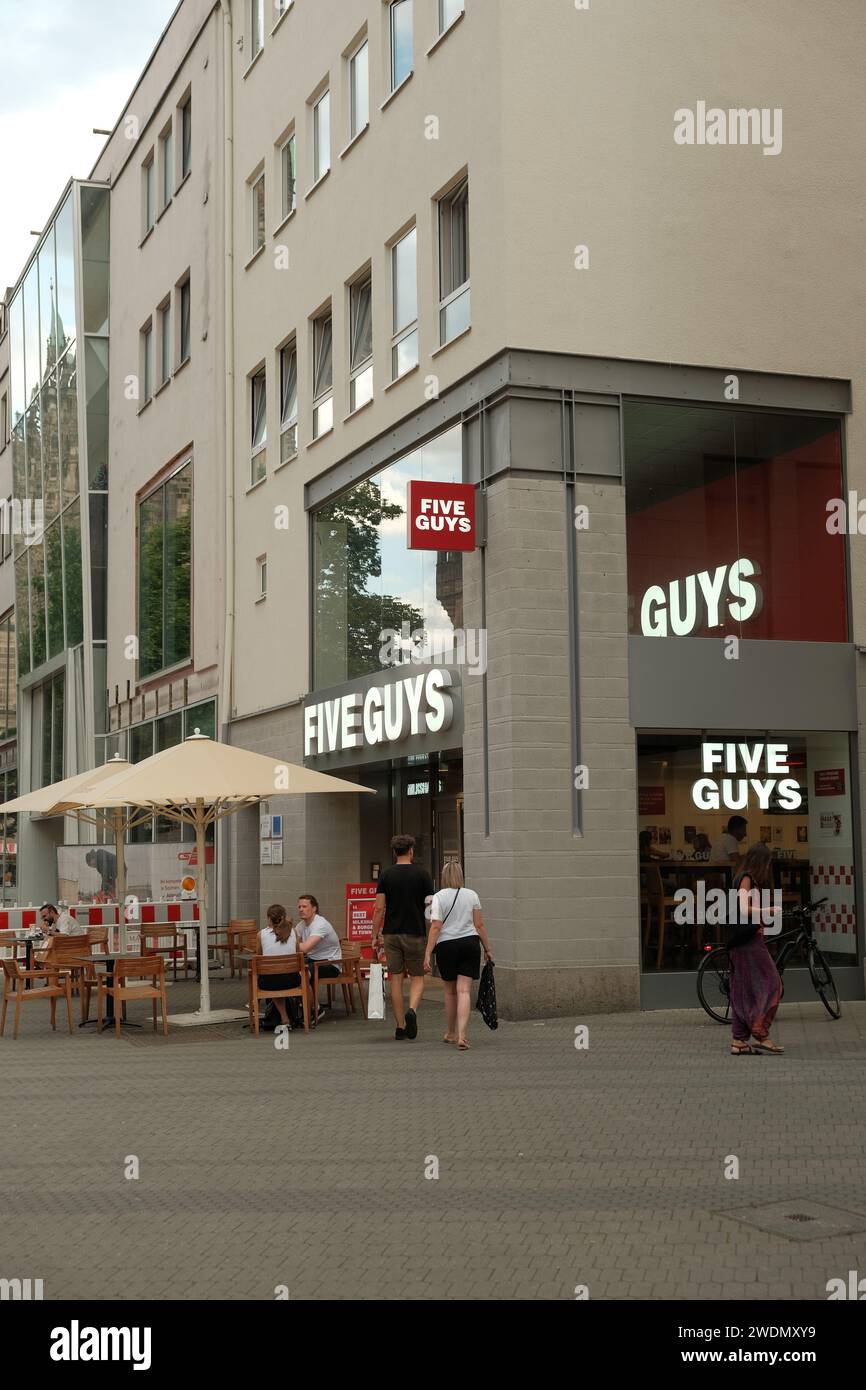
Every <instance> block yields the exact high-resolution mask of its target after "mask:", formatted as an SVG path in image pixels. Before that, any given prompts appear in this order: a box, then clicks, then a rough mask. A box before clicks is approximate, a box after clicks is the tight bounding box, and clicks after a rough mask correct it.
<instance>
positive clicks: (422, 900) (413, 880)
mask: <svg viewBox="0 0 866 1390" xmlns="http://www.w3.org/2000/svg"><path fill="white" fill-rule="evenodd" d="M391 849H392V851H393V853H394V859H395V863H394V864H392V865H391V868H390V869H386V870H385V872H384V873H383V874H382V875H381V876H380V878H379V884H378V889H377V892H376V907H375V910H374V912H373V950H374V951H378V949H379V945H380V942H381V940H382V937H383V936H384V943H385V959H386V961H387V963H388V973H389V975H390V977H391V1004H392V1007H393V1009H394V1020H395V1022H396V1025H397V1027H396V1029H395V1030H394V1037H395V1038H415V1037H417V1036H418V1015H417V1009H418V1006H419V1005H420V1003H421V998H422V996H423V994H424V950H425V947H426V944H427V927H428V923H427V920H426V917H425V913H424V909H425V907H426V904H427V903H428V902H429V901H430V899H431V898H432V896H433V880H432V878H431V877H430V875H429V874H428V872H427V870H426V869H422V868H421V866H420V864H415V863H413V860H414V857H415V841H414V840H413V838H412V836H411V835H395V836H394V838H393V840H392V841H391ZM404 970H405V971H407V972H408V974H409V1008H408V1009H407V1010H406V1011H405V1013H404V1010H403V972H404Z"/></svg>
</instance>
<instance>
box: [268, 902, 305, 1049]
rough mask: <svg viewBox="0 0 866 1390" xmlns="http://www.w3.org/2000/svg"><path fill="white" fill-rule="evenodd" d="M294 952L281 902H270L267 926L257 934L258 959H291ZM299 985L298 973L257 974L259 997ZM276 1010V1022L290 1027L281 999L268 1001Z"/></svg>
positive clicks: (292, 933)
mask: <svg viewBox="0 0 866 1390" xmlns="http://www.w3.org/2000/svg"><path fill="white" fill-rule="evenodd" d="M297 953H298V941H297V937H296V935H295V929H294V927H293V925H292V923H291V921H290V920H289V918H288V917H287V916H286V909H285V908H284V907H283V905H282V903H274V904H273V905H272V906H271V907H269V908H268V924H267V926H266V927H263V928H262V930H261V931H260V932H259V954H260V955H262V956H294V955H297ZM300 983H301V976H300V974H299V972H298V971H296V970H295V971H287V972H286V974H285V975H261V976H260V977H259V989H260V990H261V992H262V993H263V994H265V993H267V992H268V991H269V990H275V989H297V987H298V985H299V984H300ZM270 1006H274V1007H276V1010H277V1013H278V1014H279V1017H280V1023H282V1024H283V1026H284V1027H286V1028H291V1026H292V1023H291V1019H290V1018H289V1015H288V1012H287V1010H286V1000H285V999H282V998H281V999H272V1000H270V1001H269V1007H270Z"/></svg>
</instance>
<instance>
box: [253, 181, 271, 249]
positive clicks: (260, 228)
mask: <svg viewBox="0 0 866 1390" xmlns="http://www.w3.org/2000/svg"><path fill="white" fill-rule="evenodd" d="M249 189H250V256H251V257H252V256H257V255H258V253H259V251H261V250H262V248H263V246H264V244H265V242H266V240H267V225H266V222H265V218H266V215H267V211H266V209H267V204H266V202H265V171H264V169H262V171H261V172H260V173H259V174H256V176H255V178H252V179H250V183H249ZM259 189H261V196H262V215H261V218H260V217H259V210H258V197H259ZM259 232H261V240H259Z"/></svg>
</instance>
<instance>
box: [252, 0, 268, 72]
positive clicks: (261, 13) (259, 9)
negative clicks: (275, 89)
mask: <svg viewBox="0 0 866 1390" xmlns="http://www.w3.org/2000/svg"><path fill="white" fill-rule="evenodd" d="M249 21H250V23H249V34H250V62H252V61H253V59H254V58H257V57H258V55H259V54H260V53H261V51H262V46H263V44H264V41H265V0H249Z"/></svg>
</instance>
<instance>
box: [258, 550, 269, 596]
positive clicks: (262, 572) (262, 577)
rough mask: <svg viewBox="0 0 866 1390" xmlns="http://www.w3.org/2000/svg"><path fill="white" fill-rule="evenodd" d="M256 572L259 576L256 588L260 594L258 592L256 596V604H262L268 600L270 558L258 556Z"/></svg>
mask: <svg viewBox="0 0 866 1390" xmlns="http://www.w3.org/2000/svg"><path fill="white" fill-rule="evenodd" d="M256 571H257V574H258V584H257V585H256V588H257V590H258V592H257V594H256V603H261V601H262V599H265V598H267V596H268V557H267V555H257V556H256Z"/></svg>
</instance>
